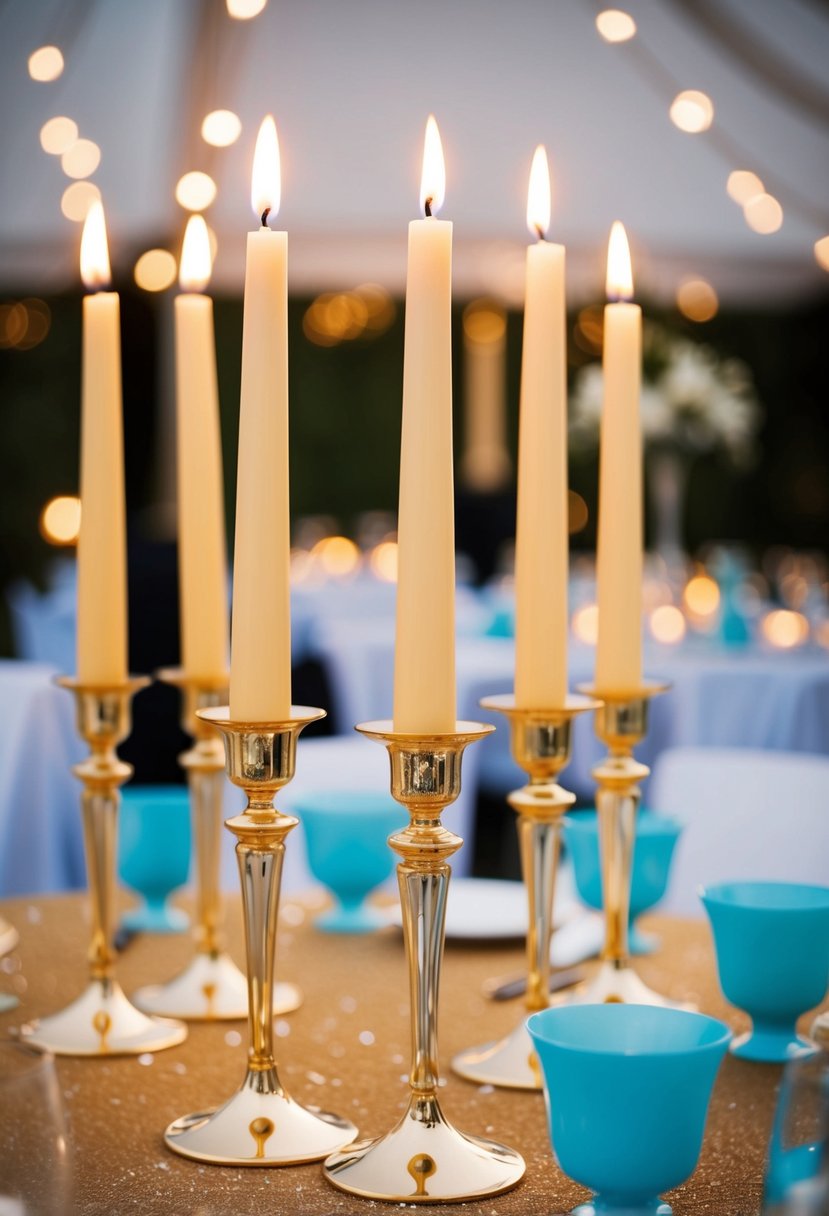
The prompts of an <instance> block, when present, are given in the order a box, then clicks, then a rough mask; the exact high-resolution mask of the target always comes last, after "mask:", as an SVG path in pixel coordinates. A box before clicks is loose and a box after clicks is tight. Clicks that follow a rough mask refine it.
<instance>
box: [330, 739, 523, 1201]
mask: <svg viewBox="0 0 829 1216" xmlns="http://www.w3.org/2000/svg"><path fill="white" fill-rule="evenodd" d="M357 729H358V730H359V731H361V732H362V733H363V734H365V735H367V736H368V737H369V738H371V739H376V740H377V741H378V742H380V743H383V744H385V746H386V747H387V748H388V751H389V757H390V760H391V792H392V796H393V797H394V798H395V799H396V800H397V801H398V802H400V803H402V804H403V805H404V806H405V807H406V809H407V811H408V813H409V816H410V823H409V825H408V826H407V827H406V828H403V829H401V830H400V831H399V832H395V833H394V834H393V835H392V836H390V837H389V844H390V846H391V847H392V849H394V851H395V852H396V853H397V854H398V855H399V856H400V858H401V861H400V863H399V865H398V867H397V875H398V880H399V883H400V900H401V905H402V912H403V933H404V937H405V941H406V956H407V959H408V964H409V990H410V997H411V1024H412V1065H411V1071H410V1073H409V1090H410V1095H409V1104H408V1108H407V1110H406V1113H405V1114H404V1115H403V1118H402V1119H401V1120H400V1122H399V1123H398V1124H397V1126H396V1127H394V1128H393V1129H392V1130H391V1131H390V1132H388V1134H387V1135H385V1136H381V1137H379V1138H378V1139H375V1140H363V1141H359V1142H358V1143H356V1144H353V1145H351V1146H349V1147H348V1148H345V1149H342V1150H341V1151H340V1152H337V1153H334V1154H333V1155H332V1156H331V1157H329V1158H328V1160H327V1161H326V1162H325V1166H324V1173H325V1176H326V1177H327V1178H328V1179H329V1181H330V1182H332V1183H333V1184H334V1186H336V1187H339V1188H340V1189H341V1190H344V1191H349V1192H351V1193H352V1194H355V1195H362V1196H365V1197H366V1198H371V1199H382V1200H389V1201H394V1202H397V1203H400V1204H403V1203H453V1202H462V1201H463V1200H467V1199H475V1198H478V1197H481V1196H485V1195H497V1194H499V1193H500V1192H501V1191H507V1190H509V1189H510V1188H511V1187H513V1186H515V1184H516V1183H517V1182H519V1181H520V1179H521V1178H522V1177H523V1174H524V1169H525V1165H524V1160H523V1158H522V1157H521V1156H520V1155H519V1154H518V1153H517V1152H515V1150H514V1149H511V1148H507V1147H506V1146H504V1145H503V1144H497V1143H495V1142H494V1141H490V1140H482V1139H479V1138H478V1137H476V1136H469V1135H466V1134H464V1133H463V1132H459V1131H457V1130H456V1129H455V1128H454V1127H453V1126H452V1125H451V1123H449V1121H448V1120H447V1119H446V1117H445V1115H444V1114H443V1112H442V1110H441V1108H440V1103H439V1102H438V1096H437V1091H438V1084H439V1080H438V1045H437V1008H438V989H439V983H440V967H441V960H442V957H443V940H444V921H445V914H446V893H447V888H448V884H449V875H450V872H451V871H450V867H449V864H448V858H449V857H451V856H452V854H453V853H456V852H457V850H458V849H459V848H460V847H461V845H462V843H463V841H462V840H461V838H460V837H459V836H456V835H455V834H454V833H453V832H450V831H449V830H448V829H447V828H445V827H444V826H443V824H442V823H441V814H442V813H443V811H444V809H445V808H446V807H447V806H448V805H449V804H450V803H451V802H454V801H455V799H456V798H457V796H458V794H459V793H460V783H461V756H462V754H463V751H464V748H465V747H466V746H467V745H468V744H470V743H473V742H475V741H476V740H477V739H481V738H483V737H484V736H485V735H487V734H489V733H490V732H491V731H492V727H491V726H486V725H482V724H480V723H477V722H458V723H457V724H456V730H455V731H454V732H453V733H451V734H441V735H431V736H418V735H410V734H403V733H401V732H396V731H395V730H394V729H393V726H392V723H391V722H368V723H366V724H364V725H363V726H359V727H358V728H357Z"/></svg>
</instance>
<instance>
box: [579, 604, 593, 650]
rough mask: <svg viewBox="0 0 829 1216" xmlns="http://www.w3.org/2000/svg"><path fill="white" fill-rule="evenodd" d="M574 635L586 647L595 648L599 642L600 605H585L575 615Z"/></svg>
mask: <svg viewBox="0 0 829 1216" xmlns="http://www.w3.org/2000/svg"><path fill="white" fill-rule="evenodd" d="M573 633H574V635H575V636H576V637H577V638H578V640H579V641H580V642H584V644H585V646H595V645H596V643H597V641H598V640H599V605H598V604H585V605H584V607H583V608H579V610H578V611H577V612H575V613H573Z"/></svg>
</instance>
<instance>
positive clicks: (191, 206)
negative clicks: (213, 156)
mask: <svg viewBox="0 0 829 1216" xmlns="http://www.w3.org/2000/svg"><path fill="white" fill-rule="evenodd" d="M215 197H216V183H215V182H214V181H213V178H212V177H211V176H210V174H209V173H202V172H201V170H200V169H193V170H191V172H190V173H185V174H184V176H183V177H180V178H179V179H178V181H177V183H176V202H177V203H178V204H179V206H180V207H183V208H184V210H185V211H204V209H205V208H206V207H209V206H210V204H211V203H212V202H213V200H214V199H215Z"/></svg>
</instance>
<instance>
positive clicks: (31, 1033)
mask: <svg viewBox="0 0 829 1216" xmlns="http://www.w3.org/2000/svg"><path fill="white" fill-rule="evenodd" d="M58 683H59V684H60V685H61V686H62V687H64V688H68V689H69V691H70V692H72V693H73V694H74V696H75V701H76V708H77V723H78V732H79V734H80V735H81V737H82V738H83V739H84V740H85V741H86V742H87V743H88V744H89V750H90V754H89V756H88V757H87V759H86V760H84V761H82V762H81V763H80V764H78V765H76V766H75V768H74V769H73V770H72V771H73V773H74V774H75V776H76V777H78V778H79V780H80V781H82V782H83V791H82V793H81V812H82V817H83V833H84V850H85V854H86V869H87V881H88V884H89V901H90V911H91V920H92V935H91V940H90V945H89V950H88V953H87V957H88V961H89V973H90V982H89V984H88V986H87V988H86V989H85V991H84V992H83V993H82V994H81V996H79V997H78V998H77V1000H75V1001H73V1002H72V1004H71V1005H68V1006H67V1007H66V1008H65V1009H63V1010H61V1012H60V1013H55V1014H52V1015H51V1016H49V1017H46V1018H42V1019H40V1021H38V1022H35V1023H34V1025H32V1026H31V1027H26V1028H25V1029H24V1030H23V1032H22V1033H23V1037H24V1038H25V1039H27V1041H28V1042H30V1043H32V1044H34V1045H35V1046H37V1047H42V1048H46V1049H48V1050H50V1051H53V1052H55V1053H56V1054H58V1055H73V1056H75V1055H77V1056H87V1055H96V1056H98V1055H135V1054H139V1053H141V1052H145V1051H160V1050H161V1049H162V1048H164V1047H173V1046H175V1044H177V1043H181V1042H183V1040H184V1039H185V1038H186V1037H187V1027H186V1026H184V1025H183V1024H182V1023H181V1022H174V1021H167V1020H162V1019H160V1018H152V1017H146V1016H145V1015H144V1014H143V1013H141V1012H140V1010H138V1009H137V1008H136V1007H135V1006H134V1005H133V1004H131V1003H130V1001H129V1000H127V997H126V996H125V995H124V992H123V990H122V989H121V986H120V985H119V983H118V981H117V980H116V978H115V962H116V958H117V954H116V951H115V947H114V945H113V915H114V889H115V854H116V839H117V815H118V806H119V801H120V797H119V793H118V790H119V787H120V786H121V785H123V783H124V782H125V781H126V780H128V778H129V777H130V776H131V775H132V768H131V766H130V765H129V764H126V763H125V762H124V761H123V760H120V759H119V758H118V755H117V752H116V750H115V749H116V747H117V745H118V744H119V743H120V742H122V741H123V740H124V739H126V737H127V735H128V734H129V733H130V725H131V720H130V700H131V698H132V696H133V694H134V693H135V692H137V691H138V690H139V689H140V688H143V687H144V686H145V685H146V684H147V683H148V681H147V680H146V679H144V678H132V679H128V680H126V681H125V682H124V683H123V684H115V685H109V686H103V685H92V684H84V683H81V682H80V681H78V680H74V679H66V678H62V679H60V680H58Z"/></svg>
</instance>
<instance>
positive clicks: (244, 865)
mask: <svg viewBox="0 0 829 1216" xmlns="http://www.w3.org/2000/svg"><path fill="white" fill-rule="evenodd" d="M322 716H323V713H322V710H317V709H309V708H306V707H305V706H292V707H291V717H290V718H289V719H287V720H286V721H284V722H271V723H250V722H239V721H233V720H231V718H230V716H229V711H228V709H227V707H226V706H222V707H219V708H213V709H204V710H200V711H199V712H198V717H199V718H200V719H201V720H202V721H204V722H206V723H209V724H211V725H212V726H215V727H216V728H217V729H218V730H219V731H221V733H222V735H223V736H224V742H225V750H226V758H227V759H226V762H227V772H228V775H229V777H230V779H231V781H232V782H233V783H234V785H237V786H239V787H240V788H241V789H242V790H244V792H245V795H246V797H247V807H246V808H245V810H244V811H243V812H242V813H241V814H240V815H236V816H234V817H233V818H232V819H228V821H227V823H226V825H225V826H226V827H227V828H228V829H229V830H230V831H231V832H233V834H234V836H235V837H236V841H237V844H236V857H237V860H238V863H239V877H240V881H241V886H242V903H243V908H244V921H245V950H246V956H247V987H248V1027H249V1031H250V1046H249V1049H248V1065H247V1071H246V1073H245V1078H244V1080H243V1082H242V1085H241V1087H240V1088H239V1089H238V1091H237V1092H236V1093H235V1094H234V1095H233V1097H231V1098H230V1099H229V1100H228V1101H227V1102H225V1104H224V1105H223V1106H220V1107H219V1108H218V1110H209V1111H202V1112H198V1113H196V1114H192V1115H185V1116H184V1117H183V1118H181V1119H177V1120H176V1121H175V1122H174V1123H171V1124H170V1126H169V1127H168V1128H167V1131H166V1132H165V1135H164V1139H165V1141H166V1143H167V1146H168V1147H169V1148H171V1149H172V1150H173V1151H174V1152H176V1153H180V1154H181V1156H183V1157H190V1158H193V1159H194V1160H196V1161H207V1162H210V1163H212V1164H216V1165H272V1166H273V1165H295V1164H299V1163H301V1162H305V1161H318V1160H320V1159H321V1158H322V1157H325V1156H327V1155H328V1153H330V1152H331V1151H332V1150H333V1149H335V1148H339V1147H340V1146H341V1145H343V1144H347V1143H349V1142H350V1141H351V1140H353V1138H354V1136H355V1135H356V1133H357V1129H356V1127H354V1125H353V1124H351V1123H350V1122H348V1120H346V1119H341V1118H339V1117H338V1116H337V1115H332V1114H329V1113H327V1112H320V1111H316V1112H315V1111H311V1110H308V1109H306V1108H305V1107H303V1106H300V1105H299V1103H298V1102H295V1101H294V1099H293V1098H291V1097H290V1095H289V1094H288V1092H287V1091H286V1089H285V1088H284V1086H283V1085H282V1083H281V1081H280V1079H279V1074H278V1072H277V1066H276V1060H275V1058H274V1052H273V1012H274V1005H273V974H274V954H275V947H276V926H277V916H278V910H279V884H280V879H281V876H282V861H283V857H284V854H285V838H286V836H287V835H288V833H289V832H290V831H291V829H292V828H294V827H296V825H297V822H298V820H296V819H295V818H294V817H293V816H292V815H283V814H282V813H281V812H280V811H278V810H277V809H276V808H275V807H274V805H273V800H274V796H275V794H276V793H277V792H278V791H279V790H280V789H281V788H282V787H283V786H285V785H287V783H288V782H289V781H290V780H291V779H292V778H293V775H294V766H295V760H296V741H297V736H298V735H299V733H300V731H301V730H302V729H303V727H304V726H307V724H308V723H309V722H314V721H316V720H317V719H318V718H321V717H322Z"/></svg>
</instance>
